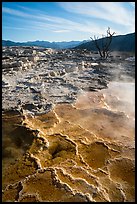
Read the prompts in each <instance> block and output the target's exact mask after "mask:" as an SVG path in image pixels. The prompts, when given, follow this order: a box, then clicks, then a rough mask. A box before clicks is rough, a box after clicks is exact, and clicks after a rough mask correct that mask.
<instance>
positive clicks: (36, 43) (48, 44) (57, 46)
mask: <svg viewBox="0 0 137 204" xmlns="http://www.w3.org/2000/svg"><path fill="white" fill-rule="evenodd" d="M87 41H88V40H83V41H69V42H66V41H63V42H49V41H39V40H36V41H28V42H13V41H10V40H2V46H40V47H45V48H53V49H67V48H73V47H76V46H77V45H80V44H81V43H85V42H87Z"/></svg>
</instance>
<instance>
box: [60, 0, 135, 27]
mask: <svg viewBox="0 0 137 204" xmlns="http://www.w3.org/2000/svg"><path fill="white" fill-rule="evenodd" d="M58 4H59V5H60V6H61V7H62V8H64V9H65V10H67V11H69V12H72V13H77V14H83V15H85V16H88V17H94V18H97V19H104V20H107V21H110V22H113V23H116V24H120V25H126V26H131V25H132V24H134V19H131V16H132V12H131V11H129V10H128V9H126V8H125V7H124V6H123V2H58ZM132 17H133V16H132Z"/></svg>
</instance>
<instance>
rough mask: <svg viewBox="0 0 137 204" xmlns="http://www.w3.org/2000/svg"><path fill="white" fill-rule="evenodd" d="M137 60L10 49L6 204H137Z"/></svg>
mask: <svg viewBox="0 0 137 204" xmlns="http://www.w3.org/2000/svg"><path fill="white" fill-rule="evenodd" d="M134 75H135V61H134V56H133V55H131V54H129V53H116V52H113V53H112V54H111V56H110V57H109V58H108V60H101V59H99V56H98V54H97V53H95V52H89V51H86V50H74V49H65V50H53V49H44V48H39V47H3V53H2V120H3V122H2V131H3V135H2V156H3V157H2V158H3V160H2V162H3V163H2V188H3V190H2V199H3V202H7V201H10V202H43V201H45V202H131V201H135V192H134V191H135V184H134V180H135V176H134V170H135V155H134V154H135V151H134V150H135V145H134V137H135V133H134V129H135V125H134V117H135V116H134V112H135V109H134V106H135V103H134Z"/></svg>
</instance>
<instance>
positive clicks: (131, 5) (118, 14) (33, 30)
mask: <svg viewBox="0 0 137 204" xmlns="http://www.w3.org/2000/svg"><path fill="white" fill-rule="evenodd" d="M108 27H110V29H111V32H116V34H115V35H126V34H129V33H134V32H135V2H2V39H3V40H10V41H14V42H27V41H36V40H39V41H49V42H63V41H67V42H69V41H83V40H90V37H91V36H94V35H96V36H98V37H99V38H101V36H102V35H106V30H107V28H108Z"/></svg>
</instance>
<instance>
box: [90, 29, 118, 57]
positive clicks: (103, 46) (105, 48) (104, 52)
mask: <svg viewBox="0 0 137 204" xmlns="http://www.w3.org/2000/svg"><path fill="white" fill-rule="evenodd" d="M114 34H115V32H113V33H112V34H111V33H110V28H109V27H108V30H107V36H106V37H105V36H103V35H102V39H101V43H100V45H99V41H98V38H96V36H95V35H94V39H93V38H92V37H90V38H91V39H92V40H93V42H94V43H95V46H96V48H97V49H98V51H99V54H100V57H101V58H102V59H107V57H108V55H109V48H110V45H111V42H112V37H113V35H114Z"/></svg>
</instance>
